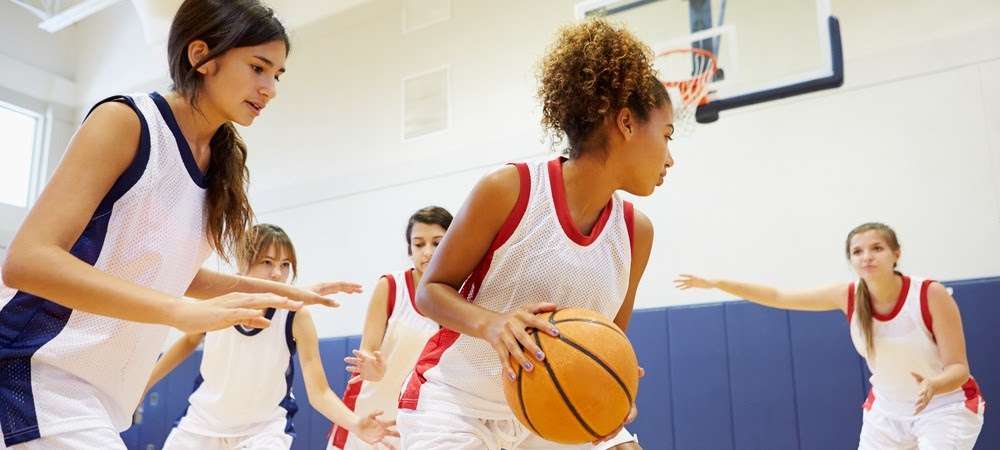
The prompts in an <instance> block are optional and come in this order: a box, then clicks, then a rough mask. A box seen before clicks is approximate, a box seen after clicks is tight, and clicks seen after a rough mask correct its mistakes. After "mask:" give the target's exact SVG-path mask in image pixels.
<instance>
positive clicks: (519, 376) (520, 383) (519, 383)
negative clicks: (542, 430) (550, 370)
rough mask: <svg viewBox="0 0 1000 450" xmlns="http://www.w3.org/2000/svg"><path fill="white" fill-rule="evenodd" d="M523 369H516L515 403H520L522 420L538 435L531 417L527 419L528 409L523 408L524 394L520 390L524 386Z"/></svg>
mask: <svg viewBox="0 0 1000 450" xmlns="http://www.w3.org/2000/svg"><path fill="white" fill-rule="evenodd" d="M523 381H524V367H520V366H519V367H518V368H517V401H518V402H520V403H521V414H522V415H523V416H524V420H526V421H527V422H528V428H531V431H534V432H535V434H538V430H537V429H536V428H535V424H534V423H532V422H531V417H528V408H526V407H525V406H524V392H523V391H522V390H521V388H522V387H523V386H524V383H523Z"/></svg>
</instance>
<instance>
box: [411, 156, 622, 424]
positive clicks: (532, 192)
mask: <svg viewBox="0 0 1000 450" xmlns="http://www.w3.org/2000/svg"><path fill="white" fill-rule="evenodd" d="M562 162H563V159H561V158H557V159H554V160H551V161H541V162H535V163H529V164H517V165H516V167H517V168H518V172H519V174H520V177H521V188H520V194H519V198H518V201H517V204H516V205H515V207H514V209H513V211H512V212H511V215H510V217H508V219H507V222H506V223H505V224H504V226H503V227H502V228H501V230H500V232H499V233H498V235H497V237H496V238H495V240H494V242H493V245H492V246H491V247H490V251H488V252H487V254H486V255H485V256H484V258H483V260H482V261H481V262H480V264H479V265H478V267H477V268H476V269H475V270H474V271H473V273H472V275H470V277H469V279H468V280H466V282H465V284H464V285H463V287H462V290H461V293H462V294H463V295H465V296H466V298H468V299H469V301H471V302H474V303H476V304H477V305H480V306H482V307H483V308H486V309H489V310H492V311H496V312H501V313H502V312H507V311H511V310H514V309H517V308H519V307H522V306H525V305H528V304H532V303H536V302H542V301H547V302H552V303H555V304H556V305H557V306H558V307H559V308H560V309H562V308H587V309H591V310H594V311H597V312H600V313H601V314H604V315H605V316H607V317H609V318H612V319H613V318H614V317H615V316H616V315H617V314H618V310H619V309H620V308H621V306H622V303H623V302H624V300H625V295H626V293H627V291H628V285H629V272H630V269H631V262H632V246H631V236H632V215H633V211H632V206H631V204H629V203H628V202H624V201H622V200H621V198H619V196H618V195H617V194H615V195H614V196H612V198H611V199H610V200H609V201H608V203H607V205H605V207H604V209H603V211H602V212H601V214H600V216H599V218H598V220H597V222H596V223H595V224H594V227H593V229H592V231H591V233H590V235H584V234H582V233H581V232H580V231H579V230H578V229H577V228H576V226H575V225H574V224H573V222H572V218H571V217H570V213H569V209H568V207H567V204H566V195H565V191H564V184H563V178H562ZM500 377H501V368H500V362H499V360H498V359H497V355H496V353H495V352H494V350H493V349H492V348H491V347H490V345H489V344H488V343H487V342H486V341H485V340H482V339H477V338H474V337H471V336H467V335H461V334H458V333H456V332H454V331H452V330H448V329H442V330H441V331H439V332H438V333H437V334H436V335H435V336H434V337H432V338H431V340H430V341H429V342H428V344H427V346H426V347H425V349H424V352H423V354H422V355H421V358H420V360H419V362H418V363H417V366H416V369H415V373H414V375H413V376H412V377H411V378H410V380H409V381H408V384H407V387H406V389H405V390H404V392H403V395H402V396H401V398H400V407H401V408H408V409H416V408H418V404H419V408H420V409H421V410H423V409H427V410H441V411H449V412H453V411H455V410H456V408H457V410H458V411H459V412H460V413H461V414H463V415H467V416H473V417H479V418H485V419H509V418H512V417H513V414H512V413H511V412H510V409H509V407H508V406H507V402H506V400H505V398H504V394H503V389H502V385H501V379H500Z"/></svg>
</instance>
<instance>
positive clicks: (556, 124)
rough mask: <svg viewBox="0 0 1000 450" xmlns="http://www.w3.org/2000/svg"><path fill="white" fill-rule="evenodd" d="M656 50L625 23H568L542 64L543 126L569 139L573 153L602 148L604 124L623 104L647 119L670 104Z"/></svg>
mask: <svg viewBox="0 0 1000 450" xmlns="http://www.w3.org/2000/svg"><path fill="white" fill-rule="evenodd" d="M651 62H652V51H651V50H650V49H649V47H648V46H646V44H644V43H642V42H641V41H640V40H639V39H637V38H636V37H635V36H633V35H632V33H630V32H629V31H628V30H626V29H624V28H622V27H616V26H612V25H610V24H609V23H608V22H606V21H604V20H602V19H591V20H588V21H586V22H583V23H579V24H575V25H570V26H567V27H564V28H563V29H562V30H560V32H559V36H558V38H557V39H556V42H555V43H554V44H553V45H552V47H551V48H549V51H548V53H547V54H546V55H545V57H544V58H542V61H541V63H540V65H539V74H538V78H539V87H538V97H539V99H540V100H541V102H542V125H543V126H544V127H545V128H546V129H548V130H549V131H550V132H551V133H553V135H555V136H556V141H557V142H558V141H559V140H560V139H561V136H560V133H562V134H565V136H566V138H568V140H569V156H570V158H576V157H577V156H579V155H581V154H582V153H583V152H585V151H589V150H590V149H594V148H601V147H603V146H604V145H605V142H606V139H607V136H606V135H605V132H604V127H603V124H604V123H605V121H606V119H607V118H609V117H614V115H616V114H617V113H618V112H619V111H620V110H621V109H622V108H626V107H627V108H629V109H630V110H631V111H632V113H634V114H635V115H636V116H637V117H638V118H639V120H642V121H645V120H647V119H648V118H649V113H650V111H652V110H653V109H655V108H657V107H660V106H662V105H665V104H666V105H669V104H670V97H669V96H668V95H667V90H666V88H664V87H663V84H662V83H661V82H660V81H659V80H658V79H657V78H656V73H655V71H654V70H653V67H652V65H651Z"/></svg>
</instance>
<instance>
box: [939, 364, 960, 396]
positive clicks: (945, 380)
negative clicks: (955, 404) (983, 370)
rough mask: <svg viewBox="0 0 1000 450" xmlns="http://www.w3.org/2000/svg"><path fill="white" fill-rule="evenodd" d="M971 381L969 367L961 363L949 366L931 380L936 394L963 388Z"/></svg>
mask: <svg viewBox="0 0 1000 450" xmlns="http://www.w3.org/2000/svg"><path fill="white" fill-rule="evenodd" d="M966 381H969V366H967V365H965V364H961V363H955V364H949V365H947V366H945V367H944V370H942V371H941V373H940V374H938V376H936V377H934V378H933V379H932V380H931V383H932V384H934V387H935V389H934V393H935V394H945V393H948V392H952V391H954V390H956V389H959V388H961V387H962V385H964V384H965V382H966Z"/></svg>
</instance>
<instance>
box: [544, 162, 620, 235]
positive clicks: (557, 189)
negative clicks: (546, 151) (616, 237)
mask: <svg viewBox="0 0 1000 450" xmlns="http://www.w3.org/2000/svg"><path fill="white" fill-rule="evenodd" d="M563 160H564V159H563V158H556V159H553V160H552V161H549V164H548V169H549V185H550V187H551V189H552V203H553V204H554V206H555V209H556V217H557V218H559V225H561V226H562V229H563V232H564V233H566V237H568V238H569V239H570V240H571V241H573V242H576V243H577V244H579V245H582V246H584V247H586V246H588V245H590V244H592V243H593V242H594V241H596V240H597V237H598V236H600V235H601V231H603V230H604V226H605V225H607V223H608V218H609V217H611V209H612V204H613V203H612V201H611V200H610V199H609V200H608V204H607V205H604V209H603V210H602V211H601V215H600V216H598V217H597V222H595V223H594V227H593V228H592V229H591V230H590V234H587V235H585V234H583V233H581V232H580V230H579V229H577V227H576V225H575V224H574V223H573V216H572V214H570V212H569V205H567V204H566V187H565V186H564V185H563V173H562V162H563Z"/></svg>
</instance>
